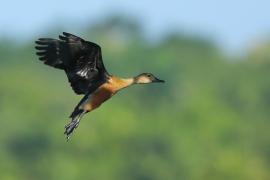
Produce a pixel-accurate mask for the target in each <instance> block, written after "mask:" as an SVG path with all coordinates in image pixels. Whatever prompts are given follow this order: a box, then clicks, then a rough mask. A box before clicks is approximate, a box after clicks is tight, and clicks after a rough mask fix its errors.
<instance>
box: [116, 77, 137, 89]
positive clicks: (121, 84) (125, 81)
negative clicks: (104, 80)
mask: <svg viewBox="0 0 270 180" xmlns="http://www.w3.org/2000/svg"><path fill="white" fill-rule="evenodd" d="M134 83H135V81H134V78H119V77H116V76H113V77H112V84H114V86H115V88H116V90H117V91H119V90H121V89H124V88H126V87H128V86H131V85H133V84H134Z"/></svg>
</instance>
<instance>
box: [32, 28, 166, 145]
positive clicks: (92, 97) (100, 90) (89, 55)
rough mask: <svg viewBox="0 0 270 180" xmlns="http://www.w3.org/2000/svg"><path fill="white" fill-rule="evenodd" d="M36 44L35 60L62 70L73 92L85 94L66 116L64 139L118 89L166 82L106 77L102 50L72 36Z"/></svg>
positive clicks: (149, 75)
mask: <svg viewBox="0 0 270 180" xmlns="http://www.w3.org/2000/svg"><path fill="white" fill-rule="evenodd" d="M35 43H36V46H35V49H36V54H37V56H38V59H39V60H40V61H42V62H43V63H44V64H45V65H48V66H51V67H54V68H56V69H60V70H63V71H64V72H65V74H66V75H67V79H68V81H69V83H70V86H71V87H72V89H73V91H74V92H75V93H76V94H77V95H84V96H83V98H82V99H81V100H80V102H79V103H78V104H77V106H75V108H74V110H73V112H72V113H71V115H70V116H69V118H70V119H71V120H70V122H69V123H68V124H67V125H65V131H64V134H65V135H66V138H67V140H68V139H69V138H70V137H71V135H72V133H73V132H74V130H75V129H76V128H77V127H78V126H79V123H80V120H81V119H82V117H83V116H84V115H85V114H86V113H89V112H91V111H93V110H94V109H96V108H98V107H100V105H102V104H103V103H104V102H105V101H107V100H109V99H110V98H111V97H112V96H114V95H115V94H116V93H117V92H119V91H120V90H122V89H124V88H127V87H130V86H132V85H135V84H149V83H164V82H165V81H164V80H161V79H159V78H157V77H156V76H154V75H153V74H152V73H141V74H139V75H137V76H135V77H131V78H121V77H118V76H115V75H111V74H109V73H108V71H107V70H106V68H105V66H104V63H103V59H102V53H101V47H100V46H99V45H98V44H96V43H93V42H90V41H86V40H84V39H82V38H80V37H78V36H76V35H73V34H71V33H67V32H63V34H61V35H59V38H58V39H54V38H39V39H38V40H37V41H35Z"/></svg>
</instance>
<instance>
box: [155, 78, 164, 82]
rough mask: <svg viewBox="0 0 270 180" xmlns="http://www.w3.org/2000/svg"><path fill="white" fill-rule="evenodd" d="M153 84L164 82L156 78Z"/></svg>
mask: <svg viewBox="0 0 270 180" xmlns="http://www.w3.org/2000/svg"><path fill="white" fill-rule="evenodd" d="M153 82H156V83H165V81H164V80H161V79H158V78H156V79H155V80H154V81H153Z"/></svg>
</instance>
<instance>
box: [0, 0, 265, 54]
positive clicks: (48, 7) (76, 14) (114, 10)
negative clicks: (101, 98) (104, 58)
mask: <svg viewBox="0 0 270 180" xmlns="http://www.w3.org/2000/svg"><path fill="white" fill-rule="evenodd" d="M269 8H270V1H269V0H222V1H216V0H204V1H198V0H188V1H187V0H186V1H183V0H166V1H156V0H145V1H140V2H138V1H125V0H115V1H111V0H101V1H89V0H88V1H87V0H77V1H67V0H65V1H64V0H57V1H55V0H46V1H36V0H24V1H17V0H16V1H15V0H9V1H6V0H2V2H1V7H0V37H12V38H20V39H29V38H31V37H35V36H39V35H40V34H42V32H43V33H44V32H46V30H48V29H50V28H52V27H54V26H59V27H60V26H64V27H65V26H66V27H72V26H73V28H74V31H75V30H76V28H75V27H74V26H77V27H78V29H79V27H80V26H83V25H84V24H91V22H93V23H95V22H98V21H100V20H102V19H104V18H106V17H108V16H110V15H112V14H121V13H123V14H124V15H130V16H131V17H135V18H136V19H137V20H139V21H140V22H141V23H142V25H143V29H144V30H145V33H146V35H147V37H149V38H150V39H151V38H153V39H154V38H157V37H160V36H162V35H164V34H166V33H167V32H168V31H172V29H173V30H174V31H176V30H179V31H181V32H184V33H190V34H194V33H195V34H201V35H203V36H207V37H210V38H212V39H214V40H215V41H216V42H218V43H219V44H220V46H221V47H222V48H224V49H225V50H229V51H232V52H237V51H241V50H243V49H245V48H247V47H249V46H250V45H251V44H252V42H253V41H256V40H258V39H264V38H267V36H268V35H270V11H269ZM73 33H74V32H73ZM75 33H76V32H75Z"/></svg>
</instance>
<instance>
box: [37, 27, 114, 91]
mask: <svg viewBox="0 0 270 180" xmlns="http://www.w3.org/2000/svg"><path fill="white" fill-rule="evenodd" d="M36 44H37V46H36V49H37V55H38V56H39V60H41V61H43V62H44V64H46V65H49V66H52V67H55V68H58V69H62V70H64V71H65V72H66V74H67V77H68V80H69V82H70V84H71V87H72V89H73V90H74V92H75V93H77V94H86V93H91V92H93V91H95V90H96V89H97V88H98V87H99V86H100V85H101V84H103V83H104V82H106V80H107V78H108V77H109V74H108V72H107V71H106V69H105V66H104V64H103V61H102V55H101V48H100V46H99V45H97V44H95V43H93V42H89V41H85V40H84V39H82V38H80V37H77V36H75V35H72V34H70V33H66V32H64V33H63V35H60V36H59V39H51V38H40V39H38V41H36Z"/></svg>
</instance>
